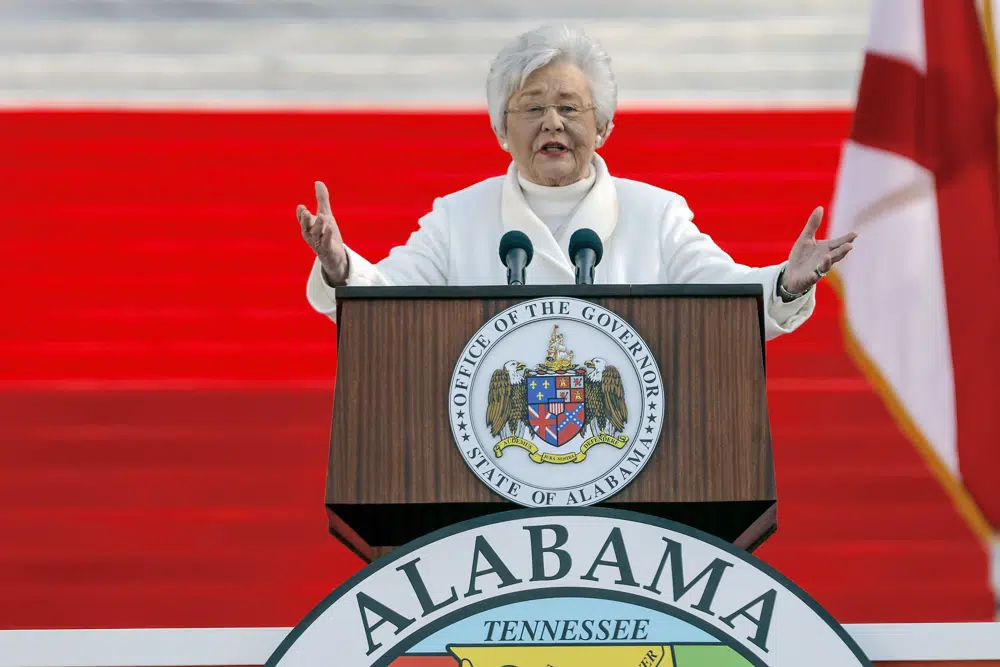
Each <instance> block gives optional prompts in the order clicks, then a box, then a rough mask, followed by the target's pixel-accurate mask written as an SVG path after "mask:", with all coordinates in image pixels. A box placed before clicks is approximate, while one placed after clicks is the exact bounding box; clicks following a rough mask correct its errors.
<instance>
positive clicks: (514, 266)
mask: <svg viewBox="0 0 1000 667" xmlns="http://www.w3.org/2000/svg"><path fill="white" fill-rule="evenodd" d="M534 254H535V249H534V247H533V246H532V245H531V239H529V238H528V236H527V235H526V234H525V233H524V232H515V231H510V232H507V233H506V234H504V235H503V237H502V238H501V239H500V261H502V262H503V265H504V266H506V267H507V284H508V285H523V284H524V269H525V268H526V267H527V266H528V264H531V258H532V256H533V255H534Z"/></svg>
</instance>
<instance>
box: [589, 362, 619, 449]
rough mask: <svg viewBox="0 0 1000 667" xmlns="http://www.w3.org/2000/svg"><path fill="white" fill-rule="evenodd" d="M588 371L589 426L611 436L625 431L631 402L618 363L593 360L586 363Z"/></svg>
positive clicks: (597, 431) (597, 432) (594, 430)
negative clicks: (606, 432)
mask: <svg viewBox="0 0 1000 667" xmlns="http://www.w3.org/2000/svg"><path fill="white" fill-rule="evenodd" d="M583 365H584V366H586V367H587V369H588V372H587V375H586V376H585V377H584V387H585V388H586V394H585V396H584V408H583V410H584V413H585V414H586V419H587V423H586V424H584V426H583V428H582V429H580V432H581V433H582V434H584V435H586V434H585V433H583V432H584V431H585V430H586V428H587V426H590V428H591V429H592V430H593V432H594V435H597V434H599V433H604V432H605V431H610V435H613V436H614V435H618V434H619V433H621V432H622V431H624V430H625V422H627V421H628V405H626V403H625V387H624V386H623V385H622V375H621V373H619V372H618V369H617V368H616V367H614V366H609V365H608V362H607V361H606V360H604V359H601V358H599V357H598V358H596V359H591V360H590V361H585V362H584V363H583Z"/></svg>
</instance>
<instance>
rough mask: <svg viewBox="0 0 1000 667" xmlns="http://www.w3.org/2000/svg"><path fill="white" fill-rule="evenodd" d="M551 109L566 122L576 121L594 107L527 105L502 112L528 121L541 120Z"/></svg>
mask: <svg viewBox="0 0 1000 667" xmlns="http://www.w3.org/2000/svg"><path fill="white" fill-rule="evenodd" d="M550 108H553V109H555V110H556V113H557V114H559V115H560V116H562V117H563V118H565V119H566V120H576V119H577V118H579V117H580V116H582V115H583V114H584V113H586V112H588V111H590V110H591V109H593V108H594V105H590V106H588V107H580V106H577V105H575V104H565V103H563V104H529V105H528V106H526V107H524V108H522V109H507V110H506V111H504V113H505V114H508V113H516V114H520V115H521V116H522V117H524V118H527V119H528V120H541V119H542V118H543V117H544V116H545V113H546V112H547V111H548V110H549V109H550Z"/></svg>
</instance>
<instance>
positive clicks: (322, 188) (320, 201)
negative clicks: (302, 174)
mask: <svg viewBox="0 0 1000 667" xmlns="http://www.w3.org/2000/svg"><path fill="white" fill-rule="evenodd" d="M316 215H330V216H332V215H333V209H331V208H330V191H329V190H327V189H326V184H325V183H323V181H316Z"/></svg>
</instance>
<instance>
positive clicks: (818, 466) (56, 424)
mask: <svg viewBox="0 0 1000 667" xmlns="http://www.w3.org/2000/svg"><path fill="white" fill-rule="evenodd" d="M971 7H972V5H968V6H966V4H965V3H964V2H959V1H958V0H927V1H926V2H925V3H921V2H919V0H878V1H876V2H875V3H874V14H873V21H872V31H871V35H870V38H869V44H868V50H867V57H866V59H865V69H864V74H863V76H862V79H861V81H862V83H861V87H860V94H859V104H858V109H857V113H855V112H854V110H853V109H849V108H819V109H809V110H802V109H784V110H782V109H768V110H741V109H739V108H735V107H733V108H728V109H717V108H716V109H713V110H705V111H697V110H685V111H676V110H674V111H672V110H645V111H639V110H632V111H629V110H627V109H626V110H624V111H623V112H622V113H621V114H620V116H619V117H618V118H617V129H616V131H615V136H614V139H613V141H611V142H609V144H608V146H607V147H606V149H604V150H603V151H602V152H603V154H604V156H605V158H606V159H607V161H608V164H609V165H610V167H611V169H612V170H613V171H614V173H616V174H617V175H619V176H623V177H629V178H636V179H640V180H643V181H647V182H650V183H653V184H655V185H659V186H663V187H666V188H669V189H671V190H675V191H678V192H681V193H683V194H684V195H685V196H686V197H687V199H688V201H689V202H690V203H691V205H692V207H693V209H694V211H695V214H696V222H697V223H698V224H699V225H700V226H701V227H702V228H703V229H704V230H705V231H707V232H709V233H710V234H712V235H713V237H715V238H716V240H717V241H718V242H719V243H720V244H721V245H722V246H723V247H724V248H725V249H727V250H728V251H730V252H731V253H732V254H733V255H734V257H735V258H736V259H738V260H739V261H742V262H746V263H752V264H763V263H769V262H775V261H780V260H782V259H784V257H785V255H786V253H787V250H788V248H789V247H790V244H791V242H792V240H793V239H794V238H795V236H796V234H797V233H798V232H799V231H800V229H801V226H802V224H803V223H804V221H805V218H806V217H807V216H808V214H809V212H810V211H811V210H812V208H813V207H814V206H815V205H816V204H831V205H832V207H831V208H832V210H831V211H830V216H828V217H829V218H831V219H832V226H833V231H832V233H841V232H843V231H845V230H847V229H857V230H858V231H859V232H860V237H859V240H858V242H857V249H856V250H855V252H854V253H853V254H852V256H851V257H850V259H849V260H848V261H847V262H845V264H844V265H843V268H842V269H841V270H840V271H839V272H838V274H837V275H836V277H835V278H836V280H834V281H825V282H824V283H823V284H822V286H821V287H820V291H819V305H818V308H817V311H816V314H815V316H814V317H813V318H812V320H811V321H810V322H809V323H808V324H807V325H805V326H804V327H803V328H802V329H801V330H800V331H799V332H797V333H796V334H795V335H793V336H787V337H784V338H782V339H779V340H778V341H775V342H774V343H772V344H770V345H769V347H768V351H767V352H768V392H769V402H770V410H771V420H772V429H773V440H774V447H775V456H776V466H777V475H778V485H779V494H780V495H779V497H780V500H781V505H780V508H781V509H780V516H779V522H780V528H779V531H778V533H777V535H776V536H775V537H773V538H772V539H771V540H770V541H769V542H768V543H767V544H766V545H765V546H764V548H763V549H762V550H761V552H760V555H761V556H762V557H763V558H764V559H765V560H767V561H769V562H770V563H772V564H773V565H775V566H776V567H777V568H779V569H780V570H782V571H783V572H785V573H786V574H788V575H789V576H790V577H791V578H792V579H793V580H795V581H796V582H798V583H799V584H800V585H802V586H803V587H804V588H805V589H806V590H807V591H809V592H810V593H811V594H812V595H814V596H815V597H816V598H817V599H818V600H819V601H820V603H821V604H823V605H825V606H826V607H827V608H828V609H829V610H830V611H831V612H832V613H833V614H834V615H835V616H836V617H837V618H838V619H839V620H840V621H842V622H844V623H871V622H917V621H975V620H992V619H993V618H994V614H995V602H994V593H993V590H992V587H991V584H990V567H991V565H990V548H991V547H990V545H991V540H993V539H994V536H995V534H996V527H997V525H998V523H1000V504H998V503H1000V495H998V489H1000V485H998V484H996V483H994V481H993V480H995V479H997V477H998V473H1000V462H998V456H1000V454H998V452H1000V449H998V442H1000V438H998V427H997V425H996V424H997V422H996V421H994V420H993V419H991V418H992V417H993V414H992V412H993V410H994V406H995V405H997V397H998V392H997V389H996V380H995V377H996V376H997V375H998V373H1000V347H998V344H1000V259H998V253H1000V241H998V228H997V141H996V139H997V137H996V127H997V126H996V93H995V86H994V81H995V73H994V72H992V71H991V69H990V67H991V63H990V59H989V56H990V54H991V53H992V49H991V48H990V47H989V45H988V43H987V42H986V41H985V40H984V39H983V35H984V34H986V31H984V30H983V29H982V21H981V19H980V16H981V15H977V14H976V13H975V12H974V11H973V10H972V9H971ZM859 57H860V54H859ZM505 167H506V163H505V160H504V154H502V153H501V152H500V151H499V150H498V149H497V148H496V142H495V139H494V138H493V137H492V136H491V135H490V131H489V123H488V122H487V119H486V117H485V112H483V111H468V112H465V111H463V112H458V111H454V112H450V111H440V110H433V109H427V110H416V111H408V112H381V111H376V110H371V111H363V110H362V111H350V112H348V111H340V112H338V111H324V112H319V111H309V112H306V111H302V112H297V111H294V110H288V111H281V112H278V111H273V112H271V111H269V112H246V111H241V112H202V111H193V110H192V111H183V110H177V109H174V110H171V111H128V110H104V111H100V110H87V111H72V110H59V111H46V110H43V109H37V108H35V109H10V110H7V111H4V112H2V114H0V179H2V183H3V187H2V188H0V220H3V222H4V227H3V228H4V234H3V235H2V237H0V267H3V268H2V271H3V276H4V284H5V286H6V289H5V290H4V303H3V307H2V312H3V317H2V319H0V321H2V326H0V425H2V426H0V442H2V444H0V534H2V535H3V539H2V540H0V628H7V629H11V628H79V627H87V628H105V627H110V628H113V627H216V626H229V627H233V626H287V625H291V624H294V623H295V622H296V621H297V620H298V619H299V618H301V616H302V615H304V613H305V612H306V611H307V610H308V609H309V608H310V607H311V606H312V605H313V604H314V603H315V602H317V601H318V600H319V599H320V598H322V597H323V596H324V595H325V594H326V593H327V592H328V591H329V590H330V589H331V588H333V587H334V586H336V585H337V584H338V583H339V582H340V581H342V580H344V579H345V578H346V577H347V576H349V575H350V574H351V573H353V572H354V571H356V570H357V569H358V568H359V567H360V563H359V562H358V561H357V560H356V559H355V558H354V557H352V556H351V555H349V554H348V553H346V552H345V551H344V550H343V549H342V548H340V547H339V546H337V545H336V544H335V543H334V541H333V540H332V539H331V538H330V537H329V536H328V535H327V533H326V524H325V517H324V511H323V486H324V470H325V460H326V454H327V429H328V425H329V415H330V407H331V401H332V397H333V393H334V373H335V368H336V347H335V344H334V334H335V331H334V325H332V324H331V323H330V322H329V321H327V320H326V319H324V318H322V317H321V316H318V315H316V314H314V313H313V312H311V311H310V310H309V308H308V306H307V304H306V302H305V278H306V275H307V272H308V268H309V263H310V255H309V250H308V248H307V247H306V246H305V245H304V243H303V242H302V241H301V237H300V236H299V231H298V226H297V223H296V222H295V219H294V214H293V211H294V209H295V206H296V204H298V203H300V202H302V203H307V204H310V203H312V201H311V198H312V183H313V181H314V180H316V179H322V180H325V181H326V182H327V183H328V184H329V185H330V188H331V191H332V196H333V200H334V212H335V214H336V216H337V218H338V220H339V222H340V224H341V226H342V228H343V231H344V235H345V237H346V238H347V239H348V240H349V242H350V243H351V244H352V245H353V246H354V247H355V248H356V249H358V250H359V251H360V252H362V253H363V254H365V255H367V256H368V257H370V258H372V259H378V258H380V257H382V256H384V255H385V254H386V253H387V252H388V250H389V248H390V247H392V246H393V245H395V244H398V243H401V242H403V241H405V239H406V237H407V235H408V234H409V233H410V231H411V230H412V229H413V228H414V226H415V224H416V220H417V219H418V218H419V217H420V215H422V214H423V213H424V212H425V211H426V210H427V209H428V207H429V206H430V203H431V201H432V199H433V197H435V196H438V195H440V194H443V193H447V192H450V191H453V190H456V189H459V188H461V187H464V186H466V185H468V184H470V183H472V182H475V181H477V180H480V179H482V178H485V177H488V176H493V175H496V174H498V173H501V172H502V170H503V169H504V168H505ZM828 210H830V209H829V208H828ZM833 285H836V286H838V290H835V289H832V287H831V286H833ZM845 325H846V326H845ZM340 390H341V391H348V390H349V387H341V388H340Z"/></svg>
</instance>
